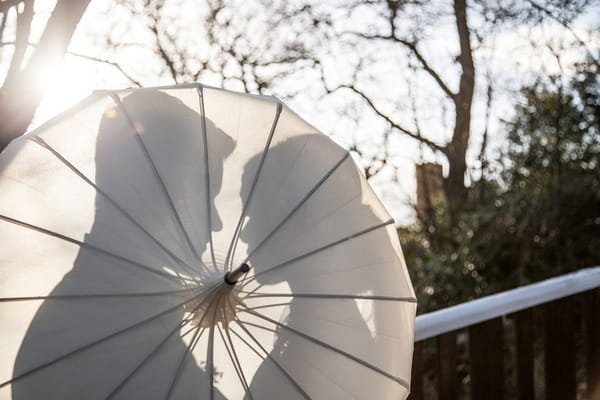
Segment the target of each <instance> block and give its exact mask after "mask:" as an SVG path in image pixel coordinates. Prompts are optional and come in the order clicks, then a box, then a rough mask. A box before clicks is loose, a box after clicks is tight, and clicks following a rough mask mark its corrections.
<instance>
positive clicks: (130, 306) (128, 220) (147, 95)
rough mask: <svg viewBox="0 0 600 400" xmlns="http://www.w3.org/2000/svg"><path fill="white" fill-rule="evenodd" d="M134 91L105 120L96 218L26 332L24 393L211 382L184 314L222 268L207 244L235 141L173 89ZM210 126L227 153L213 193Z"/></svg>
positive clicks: (157, 389)
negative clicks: (196, 353)
mask: <svg viewBox="0 0 600 400" xmlns="http://www.w3.org/2000/svg"><path fill="white" fill-rule="evenodd" d="M132 93H133V94H129V95H127V94H125V95H124V97H123V99H122V100H121V99H119V98H116V99H115V105H114V106H113V107H109V108H107V109H106V110H105V112H104V115H103V117H102V120H101V122H100V126H99V129H98V134H97V140H96V156H95V178H94V179H92V181H93V182H92V183H90V184H92V185H95V188H96V200H95V218H94V224H93V226H92V227H91V229H90V231H89V233H88V234H87V235H86V237H85V239H84V241H83V242H84V244H85V245H84V246H81V248H80V250H79V252H78V255H77V258H76V260H75V262H74V264H73V268H72V270H71V271H70V272H69V273H67V274H66V275H65V276H64V278H63V279H62V281H61V282H60V283H59V284H58V285H57V286H56V287H55V288H54V289H53V291H52V293H51V294H50V295H49V297H51V298H52V299H49V300H46V301H44V302H43V303H42V304H41V306H40V307H39V309H38V311H37V313H36V315H35V317H34V319H33V320H32V322H31V324H30V326H29V328H28V331H27V334H26V336H25V338H24V340H23V341H22V345H21V348H20V349H19V353H18V356H17V359H16V361H15V365H14V376H15V377H17V376H18V377H19V379H15V381H14V382H13V383H12V398H13V399H15V400H25V399H61V400H63V399H104V398H108V397H110V398H124V399H132V398H143V399H154V398H156V399H164V398H165V397H166V396H167V393H169V394H170V398H181V399H187V398H191V397H192V396H194V395H197V394H198V393H201V392H206V387H207V385H210V383H209V377H208V376H207V375H208V374H207V372H206V371H205V368H204V367H203V366H202V365H198V363H197V362H196V360H195V359H194V357H193V356H192V357H190V356H186V355H189V351H190V347H191V343H190V339H189V338H190V337H191V336H192V335H191V334H189V333H190V332H192V333H193V332H194V330H193V328H194V327H193V324H187V323H186V324H183V323H182V321H184V320H185V319H186V318H189V315H190V313H193V311H194V310H193V308H194V307H196V306H197V304H198V302H196V303H194V302H193V301H192V302H190V299H195V298H196V297H197V296H196V295H197V294H198V293H199V290H201V289H202V287H201V286H202V282H203V279H204V278H205V276H206V275H207V274H210V273H211V271H212V269H211V268H213V266H212V264H211V261H210V257H208V256H207V255H206V254H207V253H209V251H208V249H209V247H210V235H211V231H217V230H220V229H221V226H220V221H219V218H218V214H217V212H216V210H214V209H213V207H212V204H213V200H214V197H215V196H216V195H217V194H218V192H219V189H220V185H221V178H222V173H223V172H222V162H223V160H224V159H225V158H226V157H227V156H228V155H229V154H230V153H231V152H232V151H233V148H234V142H233V140H232V139H231V138H230V137H229V136H227V135H226V134H225V133H224V132H223V131H221V130H219V129H218V127H215V126H214V124H212V122H211V121H210V120H208V119H203V118H202V117H201V115H199V113H198V112H195V111H193V110H192V109H191V108H189V107H188V106H186V105H185V104H184V103H183V102H182V101H180V100H179V99H177V98H176V97H173V96H170V95H168V94H166V93H163V92H160V91H158V90H148V91H145V90H143V91H134V92H132ZM203 124H205V125H204V128H206V129H207V130H210V131H211V138H210V144H211V148H210V151H211V157H213V159H215V160H218V162H217V163H213V165H211V166H210V179H211V182H210V185H211V188H212V191H210V193H211V196H210V197H212V198H209V196H208V195H205V193H206V192H207V190H206V189H207V188H208V182H206V176H208V174H209V173H208V172H207V171H206V166H207V165H208V164H205V162H204V157H205V156H206V154H207V153H206V151H207V150H206V149H205V141H204V140H205V139H204V137H203V133H202V132H203V129H204V128H203ZM73 169H74V170H75V166H73ZM75 172H76V173H78V171H76V170H75ZM65 190H68V188H65ZM209 214H210V215H209ZM211 217H212V221H211ZM209 221H211V223H209ZM149 293H150V294H149ZM156 293H161V294H156ZM89 294H103V296H96V297H94V296H91V297H90V296H89ZM132 294H133V295H132ZM60 296H63V297H62V298H61V297H60ZM64 296H66V297H64ZM140 321H141V322H140ZM190 328H192V329H190ZM115 332H116V334H115ZM185 332H187V336H186V337H183V336H184V333H185ZM65 355H66V356H65ZM215 395H216V396H215V398H217V399H219V398H223V396H222V395H220V394H219V393H218V392H216V393H215Z"/></svg>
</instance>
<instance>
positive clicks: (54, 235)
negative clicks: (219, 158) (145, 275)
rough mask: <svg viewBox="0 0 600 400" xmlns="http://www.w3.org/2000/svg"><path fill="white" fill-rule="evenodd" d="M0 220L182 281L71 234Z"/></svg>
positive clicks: (14, 221)
mask: <svg viewBox="0 0 600 400" xmlns="http://www.w3.org/2000/svg"><path fill="white" fill-rule="evenodd" d="M0 220H2V221H5V222H9V223H11V224H14V225H18V226H21V227H23V228H27V229H30V230H32V231H36V232H40V233H44V234H46V235H49V236H53V237H55V238H57V239H61V240H64V241H66V242H69V243H73V244H75V245H77V246H79V247H82V248H86V249H91V250H94V251H96V252H98V253H101V254H104V255H107V256H110V257H112V258H114V259H117V260H119V261H123V262H125V263H127V264H129V265H132V266H134V267H137V268H140V269H142V270H144V271H147V272H150V273H153V274H155V275H158V276H161V277H163V278H167V279H169V280H171V281H173V282H175V283H180V282H179V281H178V280H177V279H175V276H173V275H170V274H167V273H164V272H162V271H158V270H156V269H154V268H152V267H149V266H147V265H144V264H141V263H139V262H137V261H133V260H130V259H128V258H125V257H123V256H120V255H118V254H115V253H112V252H110V251H108V250H104V249H102V248H100V247H96V246H92V245H91V244H89V243H86V242H81V241H79V240H77V239H73V238H71V237H69V236H65V235H63V234H60V233H58V232H53V231H49V230H47V229H44V228H42V227H39V226H35V225H31V224H28V223H27V222H23V221H19V220H17V219H14V218H11V217H7V216H5V215H0ZM179 278H180V279H181V280H183V281H186V282H188V283H194V284H197V281H194V280H190V279H187V278H183V277H179Z"/></svg>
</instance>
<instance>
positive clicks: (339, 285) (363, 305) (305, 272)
mask: <svg viewBox="0 0 600 400" xmlns="http://www.w3.org/2000/svg"><path fill="white" fill-rule="evenodd" d="M311 142H312V144H311ZM307 143H308V144H307ZM331 145H332V144H331V143H330V142H329V141H328V140H324V139H319V137H317V136H316V135H301V136H297V137H294V138H292V139H288V140H286V141H284V142H283V143H281V144H278V145H276V146H274V147H273V148H271V149H269V152H268V154H267V157H266V161H265V164H264V167H263V172H262V174H264V175H265V176H264V178H265V179H271V180H272V181H273V182H278V183H273V184H272V185H268V184H266V183H265V180H264V179H262V178H263V176H261V177H260V179H259V181H258V185H261V184H262V186H257V188H256V192H257V193H262V194H263V195H265V197H261V194H259V195H258V196H259V198H257V199H253V200H252V201H253V202H254V204H255V205H256V204H259V206H257V207H249V208H248V210H249V211H248V216H247V217H248V220H247V223H246V225H245V226H244V228H243V229H242V231H241V235H240V240H241V241H243V242H245V243H247V248H248V253H249V254H250V256H249V262H250V265H251V266H252V271H253V275H254V278H252V277H250V278H249V279H248V280H247V281H246V282H245V284H244V285H245V286H244V289H245V290H247V291H250V292H252V291H253V290H256V294H260V295H261V296H262V294H264V293H267V294H268V293H273V292H275V293H279V294H280V293H282V292H284V293H287V294H288V296H283V297H282V296H279V297H274V298H272V299H271V300H270V301H266V302H265V304H268V303H269V302H270V303H285V302H287V304H286V305H285V306H283V307H273V308H269V306H268V305H267V306H264V307H266V308H262V309H260V310H257V311H256V312H257V313H259V314H261V315H270V317H269V318H272V319H275V320H276V322H278V323H280V324H277V323H269V322H265V320H263V319H260V318H254V320H253V321H254V323H260V324H263V325H265V327H267V328H269V329H272V330H273V331H274V335H273V337H274V343H272V344H271V343H262V345H263V346H264V347H266V348H269V347H270V346H271V345H272V350H271V351H270V353H269V355H268V356H264V361H263V363H262V364H261V365H260V367H259V368H258V370H257V371H256V373H255V375H254V377H253V379H252V381H251V384H250V392H251V396H252V398H254V399H263V398H273V399H296V398H306V397H305V395H304V394H302V391H304V392H305V394H306V395H308V397H310V398H327V399H334V398H335V399H337V398H339V399H347V398H355V397H356V398H389V397H385V396H384V397H380V396H379V395H375V394H377V393H387V394H389V393H393V389H390V387H391V386H394V385H396V382H393V381H390V382H386V381H387V378H386V377H385V376H381V374H379V373H377V372H374V370H373V368H371V367H369V366H365V365H364V364H361V363H360V362H356V360H353V359H351V358H349V357H347V356H345V355H343V354H342V353H346V354H351V355H352V356H354V357H356V358H358V359H362V360H366V362H367V363H368V364H369V365H371V366H375V367H376V368H381V369H388V370H389V369H391V366H390V365H387V364H386V365H381V364H378V363H379V360H381V359H387V360H389V359H390V357H389V356H386V353H388V352H389V351H390V349H393V347H390V343H389V342H388V341H387V339H386V338H383V336H385V335H384V334H385V333H387V332H385V328H382V326H383V325H389V324H382V320H381V318H382V315H383V312H382V308H380V305H379V304H376V303H375V302H374V301H372V300H361V299H353V298H342V297H337V298H336V295H340V294H341V295H349V296H353V295H356V296H357V297H360V296H361V295H368V294H373V293H378V292H381V291H382V288H383V290H388V289H389V286H386V285H387V284H386V283H385V282H382V279H381V277H380V276H378V274H377V272H378V271H377V270H376V268H375V267H373V268H372V269H370V270H369V268H370V267H371V266H377V265H380V267H381V266H384V267H390V268H393V267H394V264H393V260H392V261H391V262H390V258H389V257H390V256H389V255H390V254H394V251H393V249H391V248H387V249H386V248H385V247H386V246H387V245H386V244H385V243H386V242H389V238H388V237H386V235H388V232H387V231H386V229H385V228H383V225H382V229H375V230H373V231H372V232H370V233H368V234H365V235H364V236H363V237H362V238H361V240H360V241H352V240H348V241H344V242H341V243H339V244H338V245H336V246H337V247H336V246H333V247H332V248H330V249H324V250H323V251H319V252H316V253H314V254H311V251H312V250H314V249H316V248H318V247H319V246H323V245H327V244H328V243H331V242H334V241H335V240H337V239H341V238H343V237H344V236H348V237H350V236H352V235H353V234H356V233H357V232H360V231H361V230H363V229H366V228H370V227H373V226H377V225H378V224H382V223H385V220H384V219H383V215H382V213H381V212H379V213H377V212H375V211H374V210H373V209H372V206H370V205H367V204H364V203H363V201H364V199H363V195H362V194H361V188H362V187H363V185H364V182H363V181H362V180H361V177H360V176H359V173H358V170H357V169H356V168H355V166H354V165H353V162H352V160H351V158H350V157H346V158H343V159H342V160H340V162H339V165H338V166H337V168H336V169H335V170H333V172H332V174H331V176H329V177H328V178H327V181H326V182H324V183H323V185H322V186H321V187H319V188H318V189H317V190H316V191H315V192H314V194H313V195H312V197H310V198H309V199H308V200H307V201H306V202H305V203H304V204H303V205H302V206H301V207H300V208H299V209H297V210H296V211H295V212H294V213H293V215H292V216H290V217H289V219H287V220H286V221H285V222H284V223H283V224H282V225H280V226H278V227H277V228H275V225H274V224H273V221H272V218H271V221H269V222H265V221H266V220H269V216H267V215H262V214H261V213H267V214H273V213H276V212H277V211H276V209H278V207H279V208H280V207H281V205H282V204H286V205H285V206H283V207H286V208H287V210H292V209H293V207H294V205H295V204H297V202H298V200H299V199H300V197H299V196H298V194H296V195H295V196H296V197H297V199H295V200H293V201H290V199H289V198H287V199H286V196H289V195H288V194H285V192H287V193H290V192H293V190H294V189H292V188H290V187H288V185H289V186H292V185H294V181H295V180H296V179H298V180H299V181H301V180H302V179H303V178H299V177H300V176H301V175H303V171H302V170H303V169H314V168H317V169H318V170H321V171H323V173H325V171H327V170H328V169H330V168H331V166H332V165H334V163H335V161H336V160H331V159H324V158H319V157H316V158H313V157H311V156H307V155H300V156H299V155H298V153H299V152H306V151H307V150H306V149H308V148H309V147H313V148H315V147H323V146H331ZM332 153H333V154H339V151H337V152H332ZM292 160H295V161H294V162H293V163H292V162H291V161H292ZM259 162H260V155H258V156H256V157H254V158H253V159H252V160H251V161H250V162H249V163H248V164H247V167H246V169H245V171H256V165H255V164H256V163H259ZM277 163H281V164H280V165H281V167H280V169H279V171H281V173H284V174H287V176H286V177H285V178H284V179H278V178H274V176H275V175H277V174H278V173H279V174H280V175H281V173H280V172H277V167H275V168H274V165H276V164H277ZM292 164H293V165H294V167H293V170H292V171H287V172H283V171H285V169H286V167H285V166H286V165H292ZM267 170H268V171H267ZM273 171H275V172H273ZM272 174H273V175H272ZM250 175H253V172H251V173H248V174H244V177H243V187H245V186H246V187H247V185H252V184H253V183H252V182H253V181H254V176H250ZM313 188H315V186H313ZM242 192H247V190H242ZM303 194H305V193H303ZM319 203H321V204H319ZM265 210H266V211H265ZM288 215H289V214H288ZM286 218H287V217H286ZM273 229H277V233H276V234H274V235H273V236H272V237H270V238H269V239H268V240H266V241H265V240H264V239H265V232H273ZM320 240H322V242H321V243H320V244H319V241H320ZM334 247H335V251H331V250H333V249H334ZM375 249H377V250H375ZM380 250H382V251H381V253H380V252H379V251H380ZM386 258H387V259H386ZM274 260H275V261H274ZM286 260H295V261H294V262H292V263H290V264H285V262H286ZM386 262H389V263H388V264H387V265H385V263H386ZM274 264H275V265H274ZM274 267H275V268H274ZM396 267H397V264H396ZM369 271H371V272H369ZM381 276H383V275H381ZM300 294H302V295H308V296H307V297H302V296H298V295H300ZM311 294H325V295H326V296H331V297H330V298H319V297H318V296H315V297H310V296H311ZM266 299H268V295H267V297H266ZM269 310H280V314H279V319H277V317H276V316H273V312H269ZM275 314H276V313H275ZM242 315H243V313H242V314H240V318H241V319H242V320H243V319H244V317H242ZM248 315H249V314H246V316H248ZM284 326H285V327H284ZM286 327H290V328H292V329H287V328H286ZM248 329H249V330H250V331H252V329H253V328H252V326H251V325H248ZM293 330H296V331H299V332H302V333H303V334H305V335H306V337H303V336H301V335H299V334H298V333H296V332H294V331H293ZM256 332H260V330H256ZM263 333H264V332H263ZM263 337H264V335H263ZM308 337H312V338H315V339H317V340H318V341H322V342H325V343H327V344H328V345H330V346H331V347H333V348H335V349H336V350H333V349H332V348H328V347H326V346H323V345H322V344H320V343H319V342H318V341H314V340H311V339H310V338H308ZM337 350H339V351H337ZM288 374H289V376H286V375H288ZM353 374H357V375H355V376H360V377H361V379H357V380H354V382H352V379H348V378H349V377H351V376H352V375H353ZM290 377H291V378H290ZM365 382H366V383H367V384H366V385H365ZM369 384H378V385H379V384H381V386H382V388H379V389H377V390H375V389H373V387H372V386H370V385H369ZM361 385H362V386H363V387H362V388H361V387H360V386H361ZM371 395H375V397H371ZM247 398H250V397H249V396H248V397H247Z"/></svg>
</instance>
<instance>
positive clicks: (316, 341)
mask: <svg viewBox="0 0 600 400" xmlns="http://www.w3.org/2000/svg"><path fill="white" fill-rule="evenodd" d="M239 304H241V305H242V306H243V307H244V308H245V310H242V312H246V313H250V314H252V315H255V316H256V317H258V318H261V319H263V320H265V321H268V322H270V323H272V324H274V325H276V326H279V327H281V328H283V329H285V330H287V331H290V332H293V333H295V334H296V335H298V336H299V337H301V338H303V339H306V340H308V341H310V342H312V343H314V344H316V345H319V346H321V347H324V348H326V349H329V350H331V351H333V352H335V353H338V354H340V355H342V356H344V357H346V358H348V359H350V360H352V361H354V362H356V363H358V364H360V365H362V366H364V367H366V368H368V369H370V370H372V371H375V372H377V373H379V374H380V375H383V376H385V377H386V378H388V379H391V380H393V381H395V382H397V383H398V384H400V385H401V386H404V387H405V388H406V389H409V386H410V385H409V383H408V382H407V381H405V380H404V379H401V378H399V377H397V376H394V375H392V374H390V373H389V372H386V371H384V370H382V369H381V368H379V367H377V366H375V365H373V364H371V363H368V362H366V361H365V360H362V359H360V358H358V357H356V356H354V355H352V354H350V353H348V352H346V351H344V350H342V349H340V348H337V347H335V346H333V345H331V344H329V343H326V342H323V341H322V340H319V339H317V338H315V337H313V336H310V335H308V334H306V333H304V332H301V331H299V330H297V329H294V328H292V327H290V326H287V325H285V324H282V323H281V322H278V321H275V320H274V319H271V318H269V317H267V316H265V315H262V314H260V313H258V312H256V311H253V310H252V309H250V308H248V307H246V305H244V304H243V303H241V302H239Z"/></svg>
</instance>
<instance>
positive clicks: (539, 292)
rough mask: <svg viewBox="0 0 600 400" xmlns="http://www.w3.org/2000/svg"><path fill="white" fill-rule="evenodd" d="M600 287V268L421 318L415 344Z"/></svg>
mask: <svg viewBox="0 0 600 400" xmlns="http://www.w3.org/2000/svg"><path fill="white" fill-rule="evenodd" d="M597 287H600V266H597V267H591V268H586V269H582V270H579V271H577V272H573V273H570V274H566V275H561V276H558V277H556V278H551V279H547V280H545V281H541V282H537V283H533V284H531V285H526V286H521V287H518V288H516V289H511V290H507V291H505V292H501V293H497V294H493V295H490V296H486V297H483V298H480V299H476V300H472V301H469V302H466V303H462V304H458V305H456V306H452V307H448V308H444V309H442V310H438V311H434V312H430V313H427V314H423V315H420V316H418V317H417V318H416V321H415V342H416V341H420V340H425V339H429V338H432V337H434V336H438V335H441V334H443V333H447V332H451V331H454V330H456V329H461V328H464V327H467V326H469V325H474V324H477V323H479V322H483V321H487V320H489V319H492V318H496V317H499V316H501V315H505V314H510V313H513V312H515V311H519V310H523V309H526V308H530V307H533V306H537V305H539V304H543V303H547V302H549V301H552V300H557V299H560V298H562V297H567V296H570V295H573V294H576V293H580V292H585V291H587V290H591V289H594V288H597Z"/></svg>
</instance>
